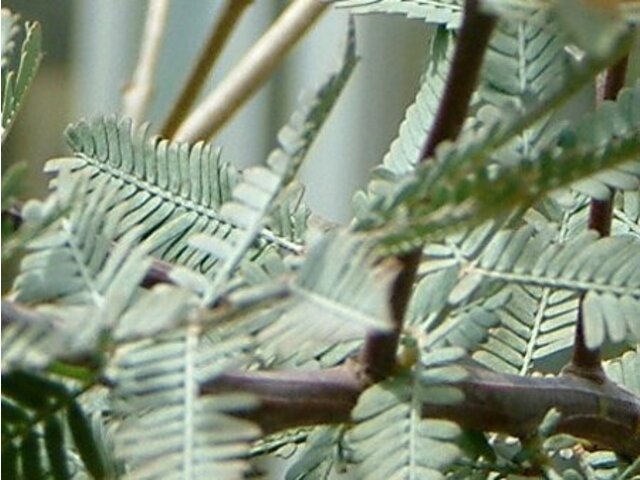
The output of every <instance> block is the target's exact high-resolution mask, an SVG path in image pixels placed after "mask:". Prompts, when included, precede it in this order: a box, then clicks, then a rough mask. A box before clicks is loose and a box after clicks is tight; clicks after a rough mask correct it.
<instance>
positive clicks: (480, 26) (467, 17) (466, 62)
mask: <svg viewBox="0 0 640 480" xmlns="http://www.w3.org/2000/svg"><path fill="white" fill-rule="evenodd" d="M494 26H495V18H494V17H492V16H490V15H487V14H485V13H483V12H481V11H480V7H479V1H478V0H466V2H465V7H464V18H463V21H462V27H461V28H460V32H459V35H458V44H457V46H456V50H455V53H454V56H453V60H452V63H451V67H450V69H449V73H448V75H447V82H446V87H445V91H444V95H443V97H442V100H441V101H440V105H439V106H438V112H437V114H436V117H435V120H434V124H433V127H432V128H431V131H430V132H429V136H428V138H427V141H426V142H425V144H424V147H423V148H422V151H421V153H420V160H421V161H423V162H424V161H426V160H427V159H428V158H430V157H431V156H432V155H433V153H434V152H435V148H436V147H437V146H438V145H439V144H440V143H441V142H443V141H445V140H454V139H455V138H456V137H457V136H458V134H459V133H460V130H461V129H462V124H463V123H464V120H465V118H466V116H467V110H468V108H469V102H470V101H471V95H472V94H473V91H474V89H475V86H476V83H477V80H478V76H479V74H480V67H481V65H482V61H483V58H484V52H485V50H486V48H487V45H488V43H489V38H490V36H491V32H492V31H493V27H494ZM421 256H422V249H417V250H415V251H413V252H410V253H408V254H406V255H403V256H401V257H399V258H398V260H399V261H400V264H401V271H400V274H399V275H398V278H397V279H396V282H395V283H394V285H393V289H392V298H391V310H392V316H393V323H394V330H393V331H391V332H388V333H373V334H370V335H369V336H368V337H367V339H366V342H365V345H364V347H363V350H362V353H361V361H362V363H363V365H364V366H365V369H366V371H367V373H368V375H370V376H371V378H372V379H373V380H381V379H383V378H385V377H387V376H388V375H390V374H391V373H392V372H393V368H394V365H395V361H396V360H395V356H396V350H397V346H398V339H399V335H400V332H401V329H402V324H403V321H404V316H405V313H406V310H407V305H408V304H409V299H410V298H411V293H412V289H413V284H414V281H415V276H416V271H417V269H418V265H419V263H420V258H421Z"/></svg>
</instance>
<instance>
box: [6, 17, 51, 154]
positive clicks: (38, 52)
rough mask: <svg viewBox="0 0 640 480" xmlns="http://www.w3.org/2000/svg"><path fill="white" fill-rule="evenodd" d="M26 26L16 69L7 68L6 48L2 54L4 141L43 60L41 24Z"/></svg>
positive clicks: (28, 24)
mask: <svg viewBox="0 0 640 480" xmlns="http://www.w3.org/2000/svg"><path fill="white" fill-rule="evenodd" d="M3 12H4V11H3ZM3 17H4V15H3ZM3 27H4V25H3ZM24 28H25V38H24V41H23V42H22V46H21V48H20V57H19V58H18V59H17V60H16V62H17V67H16V68H17V69H16V70H9V65H7V67H6V68H5V60H4V49H3V54H2V55H3V60H2V141H3V142H4V139H5V138H6V136H7V135H8V133H9V131H10V130H11V126H12V125H13V122H14V121H15V119H16V115H17V113H18V110H19V109H20V107H21V105H22V103H23V101H24V99H25V97H26V94H27V91H28V89H29V86H30V85H31V83H32V82H33V79H34V77H35V74H36V72H37V71H38V67H39V66H40V61H41V60H42V45H41V44H42V32H41V30H40V25H39V24H38V23H27V24H25V27H24ZM3 35H4V31H3ZM9 63H10V62H7V64H9Z"/></svg>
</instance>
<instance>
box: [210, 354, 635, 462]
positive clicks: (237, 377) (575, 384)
mask: <svg viewBox="0 0 640 480" xmlns="http://www.w3.org/2000/svg"><path fill="white" fill-rule="evenodd" d="M461 365H462V366H464V368H465V369H466V370H467V372H468V373H469V375H468V376H467V378H465V379H463V380H460V381H458V382H456V383H455V384H453V385H452V386H455V387H456V388H459V389H461V390H462V392H464V399H463V400H462V401H461V402H460V403H457V404H453V405H432V404H425V405H424V406H423V410H422V414H423V415H424V416H427V417H430V418H446V419H449V420H453V421H455V422H457V423H459V424H460V425H462V426H463V427H467V428H472V429H476V430H482V431H492V432H502V433H508V434H510V435H515V436H519V437H527V436H530V435H532V434H534V433H535V432H536V429H537V428H538V425H539V424H540V422H541V421H542V419H543V418H544V416H545V415H546V414H547V413H548V412H549V410H550V409H551V408H556V409H558V411H559V412H561V413H562V418H561V420H560V422H559V424H558V426H557V428H556V431H557V432H558V433H567V434H570V435H575V436H578V437H581V438H586V439H588V440H591V441H592V442H595V443H598V444H599V446H600V447H605V448H611V449H614V450H616V451H617V452H618V453H623V454H627V455H630V456H635V455H638V454H640V399H639V398H638V396H637V395H633V394H631V393H630V392H628V391H627V390H624V389H622V388H620V387H619V386H617V385H616V384H614V383H612V382H610V381H608V380H604V381H602V382H592V381H590V380H588V379H585V378H583V377H580V376H576V375H570V374H567V375H564V376H560V377H553V378H540V377H538V378H534V377H523V376H520V375H509V374H503V373H498V372H493V371H490V370H487V369H485V368H482V367H480V366H478V365H477V364H475V363H472V362H463V363H462V364H461ZM366 387H367V381H366V378H365V377H363V376H362V375H361V374H360V371H359V369H358V367H357V364H355V363H353V362H351V363H349V362H347V363H346V364H344V365H341V366H339V367H336V368H332V369H327V370H321V371H316V372H306V371H277V372H229V373H225V374H222V375H221V376H219V377H216V378H214V379H212V380H211V381H209V382H205V384H204V385H203V386H202V388H201V391H202V393H203V394H205V395H211V394H216V393H221V392H227V391H243V392H249V393H252V394H254V395H256V396H257V397H258V398H259V399H260V405H261V406H259V407H258V408H257V409H256V410H251V411H247V412H241V413H240V414H239V415H240V416H242V417H244V418H249V419H251V420H252V421H254V422H255V423H257V424H258V425H260V426H261V428H262V429H263V431H264V432H265V433H271V432H275V431H278V430H282V429H285V428H291V427H300V426H304V425H318V424H338V423H344V422H348V421H349V420H350V412H351V410H352V409H353V407H354V406H355V404H356V401H357V399H358V397H359V395H360V393H361V392H362V390H363V389H365V388H366ZM604 406H606V407H604Z"/></svg>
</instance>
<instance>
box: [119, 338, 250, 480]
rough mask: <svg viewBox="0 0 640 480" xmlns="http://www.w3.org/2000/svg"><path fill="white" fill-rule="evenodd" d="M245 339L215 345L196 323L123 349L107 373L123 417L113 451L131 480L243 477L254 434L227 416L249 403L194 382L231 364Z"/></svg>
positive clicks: (245, 398) (247, 399) (242, 422)
mask: <svg viewBox="0 0 640 480" xmlns="http://www.w3.org/2000/svg"><path fill="white" fill-rule="evenodd" d="M247 346H248V343H247V339H246V338H245V337H239V338H233V339H227V340H226V341H220V342H217V343H216V344H215V345H214V344H212V343H210V342H208V341H207V340H206V339H205V338H204V337H203V336H202V335H201V334H200V333H199V329H198V328H197V327H195V326H190V327H187V328H186V329H184V330H183V331H178V332H174V333H172V334H170V335H167V336H165V337H162V338H156V339H155V340H149V341H143V342H140V343H138V344H135V345H132V346H131V348H126V349H121V350H120V352H119V353H118V355H117V357H116V359H115V361H114V365H113V367H112V369H111V371H110V374H111V377H112V378H113V380H114V381H115V382H116V383H117V385H118V387H117V388H116V391H115V394H116V395H117V397H118V398H120V400H121V401H122V403H121V405H122V407H121V408H122V409H121V410H120V413H121V414H122V415H124V416H125V420H124V421H123V422H122V425H121V426H120V428H119V430H118V431H117V432H116V453H117V454H118V456H120V458H122V459H123V460H124V461H125V463H126V465H127V469H128V471H129V474H130V476H131V478H158V477H162V478H170V479H171V478H175V479H196V478H203V477H205V476H211V477H215V478H220V479H235V478H242V475H243V472H244V471H246V469H247V465H246V463H245V462H244V461H243V460H242V459H243V458H245V457H246V456H247V454H248V452H249V442H250V441H251V440H253V439H254V438H255V437H256V436H257V435H258V433H259V430H258V428H257V427H256V426H255V425H253V424H252V423H250V422H248V421H246V420H241V419H238V418H236V417H232V416H231V415H230V414H231V413H233V412H237V411H241V410H246V409H248V408H252V407H253V406H254V405H255V402H254V400H253V399H252V398H251V397H250V396H247V395H243V394H226V395H214V396H204V395H201V394H200V391H199V384H200V382H202V381H205V380H210V379H211V378H214V377H215V376H216V375H219V374H220V373H222V372H223V371H224V370H226V369H228V368H230V366H231V365H232V364H233V363H234V362H235V360H233V358H234V357H236V358H237V356H238V355H239V354H241V353H242V351H243V350H244V349H246V347H247Z"/></svg>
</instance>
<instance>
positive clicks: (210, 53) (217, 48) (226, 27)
mask: <svg viewBox="0 0 640 480" xmlns="http://www.w3.org/2000/svg"><path fill="white" fill-rule="evenodd" d="M251 3H253V0H227V2H226V3H225V5H224V6H223V7H222V10H221V12H220V14H219V16H218V18H217V21H216V22H215V25H214V26H213V29H212V30H211V34H210V36H209V38H208V39H207V43H206V44H205V46H204V48H203V49H202V51H201V52H200V55H199V57H198V59H197V60H196V63H195V65H194V67H193V70H192V71H191V73H190V74H189V78H187V81H186V83H185V84H184V86H183V87H182V91H181V92H180V96H179V97H178V100H177V102H176V103H175V104H174V106H173V108H172V109H171V112H170V113H169V117H168V118H167V120H166V122H165V124H164V126H163V127H162V130H161V132H160V135H161V136H163V137H165V138H171V137H173V135H174V134H175V133H176V130H177V129H178V127H179V126H180V124H181V123H182V121H183V120H184V119H185V117H186V116H187V113H188V112H189V110H191V107H192V106H193V104H194V102H195V101H196V99H197V98H198V93H199V92H200V90H201V89H202V85H203V84H204V82H205V81H206V79H207V77H208V76H209V72H210V71H211V70H212V69H213V66H214V65H215V63H216V60H217V59H218V58H219V57H220V54H221V53H222V50H223V48H224V46H225V45H226V43H227V40H228V39H229V38H230V36H231V33H232V32H233V30H234V28H235V26H236V25H237V24H238V21H239V20H240V18H241V17H242V14H243V13H244V11H245V10H246V8H247V7H248V6H249V5H250V4H251Z"/></svg>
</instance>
